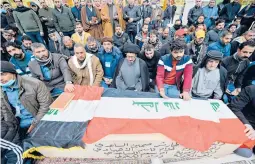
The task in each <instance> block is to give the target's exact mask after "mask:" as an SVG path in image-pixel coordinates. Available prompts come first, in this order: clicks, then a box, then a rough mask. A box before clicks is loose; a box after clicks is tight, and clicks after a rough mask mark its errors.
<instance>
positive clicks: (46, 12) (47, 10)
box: [38, 0, 55, 30]
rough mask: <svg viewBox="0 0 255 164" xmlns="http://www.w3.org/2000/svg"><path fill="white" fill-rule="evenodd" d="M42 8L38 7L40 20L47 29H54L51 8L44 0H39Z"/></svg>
mask: <svg viewBox="0 0 255 164" xmlns="http://www.w3.org/2000/svg"><path fill="white" fill-rule="evenodd" d="M39 2H40V5H41V6H42V8H40V9H39V14H38V16H39V18H40V20H41V22H43V23H44V24H45V26H46V27H47V29H48V30H49V29H55V26H54V21H53V8H51V7H49V6H48V5H47V4H46V2H45V0H39Z"/></svg>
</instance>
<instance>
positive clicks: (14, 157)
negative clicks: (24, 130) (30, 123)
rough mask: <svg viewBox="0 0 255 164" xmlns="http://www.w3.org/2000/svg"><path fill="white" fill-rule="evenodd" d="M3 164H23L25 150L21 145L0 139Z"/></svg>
mask: <svg viewBox="0 0 255 164" xmlns="http://www.w3.org/2000/svg"><path fill="white" fill-rule="evenodd" d="M0 140H1V141H0V147H1V163H2V164H23V160H22V153H23V150H22V148H21V147H20V145H17V144H14V143H12V142H10V141H7V140H4V139H2V138H1V139H0Z"/></svg>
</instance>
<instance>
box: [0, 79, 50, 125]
mask: <svg viewBox="0 0 255 164" xmlns="http://www.w3.org/2000/svg"><path fill="white" fill-rule="evenodd" d="M17 80H18V86H19V100H20V103H21V104H22V105H23V106H24V108H25V109H27V110H28V112H30V113H31V114H32V115H33V117H34V120H33V124H37V123H38V121H40V120H41V119H42V118H43V116H44V115H45V114H46V113H47V112H48V110H49V106H50V104H51V103H52V98H51V95H50V92H49V90H48V88H47V87H46V86H45V85H44V83H43V82H42V81H40V80H38V79H35V78H33V77H27V76H19V75H17ZM1 100H2V105H1V112H2V109H6V110H7V109H8V110H9V111H10V112H11V111H12V108H11V105H10V104H9V102H8V98H7V96H6V95H5V94H4V93H2V94H1ZM5 112H6V111H5ZM9 114H11V113H9ZM1 117H2V116H1ZM11 120H12V122H13V121H14V118H11ZM13 123H14V122H13Z"/></svg>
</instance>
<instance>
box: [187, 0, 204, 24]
mask: <svg viewBox="0 0 255 164" xmlns="http://www.w3.org/2000/svg"><path fill="white" fill-rule="evenodd" d="M200 15H203V8H202V0H195V6H194V7H193V8H191V9H190V10H189V13H188V25H189V26H191V25H195V23H196V21H197V18H198V17H199V16H200Z"/></svg>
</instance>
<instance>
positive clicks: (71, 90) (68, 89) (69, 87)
mask: <svg viewBox="0 0 255 164" xmlns="http://www.w3.org/2000/svg"><path fill="white" fill-rule="evenodd" d="M65 91H67V92H73V91H74V85H73V84H66V86H65Z"/></svg>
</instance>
